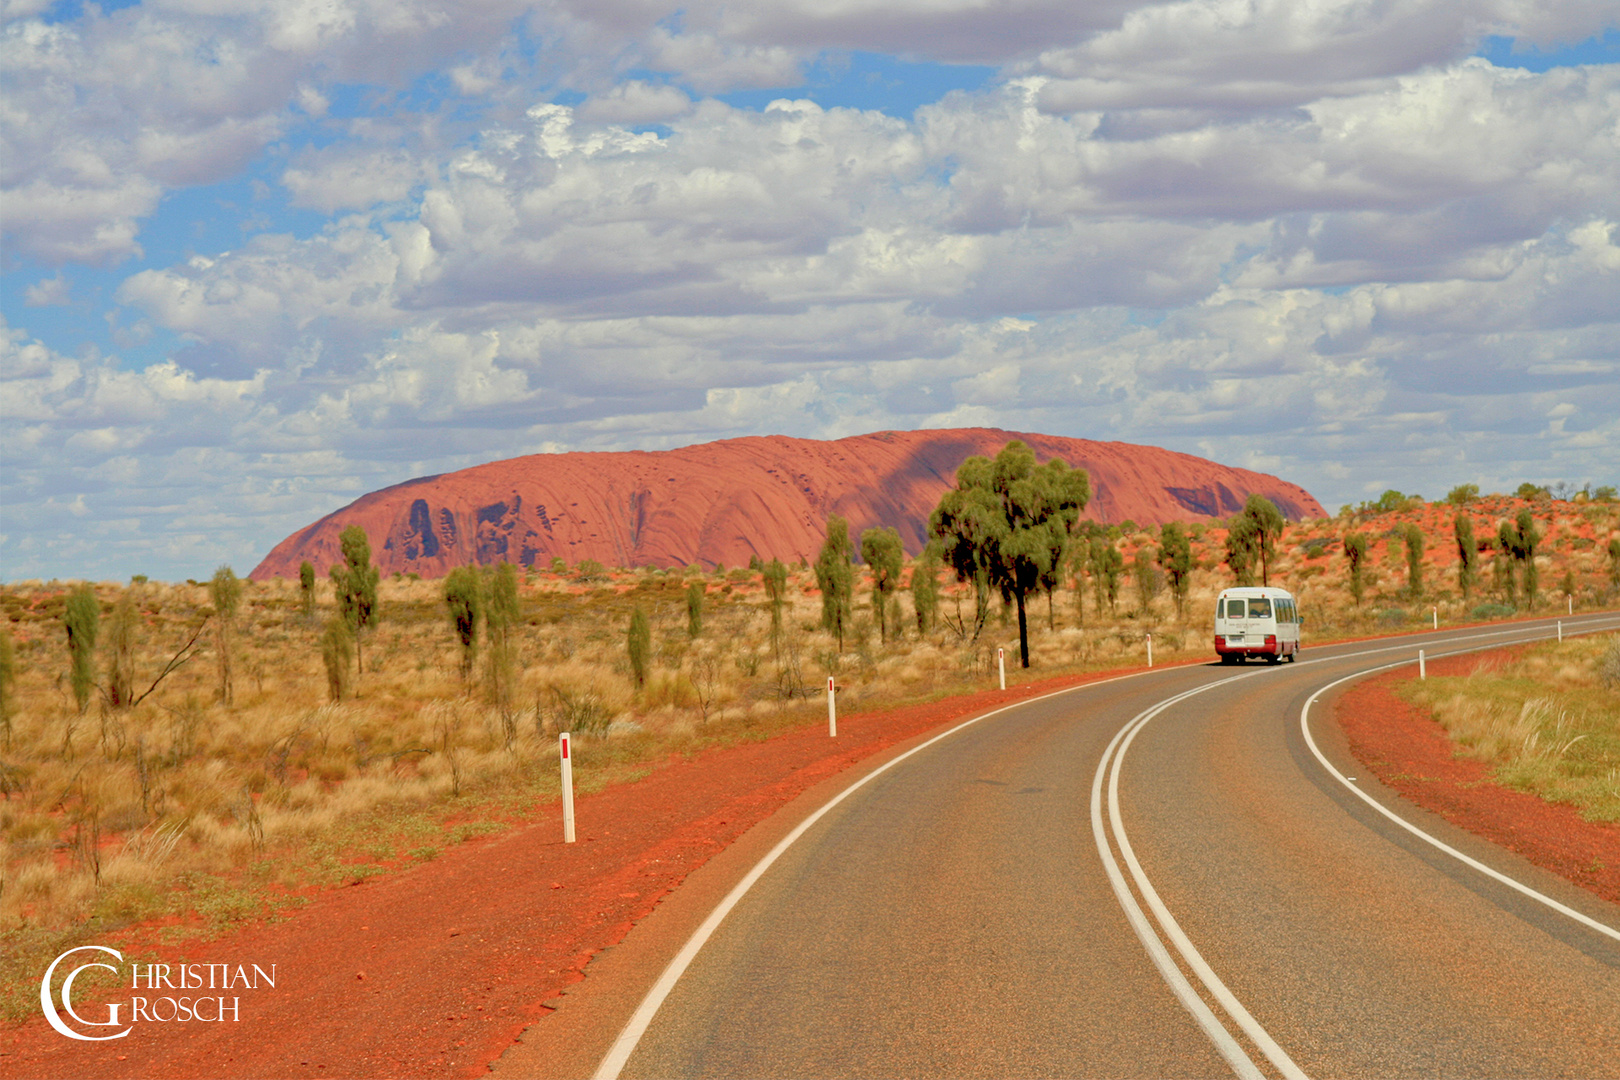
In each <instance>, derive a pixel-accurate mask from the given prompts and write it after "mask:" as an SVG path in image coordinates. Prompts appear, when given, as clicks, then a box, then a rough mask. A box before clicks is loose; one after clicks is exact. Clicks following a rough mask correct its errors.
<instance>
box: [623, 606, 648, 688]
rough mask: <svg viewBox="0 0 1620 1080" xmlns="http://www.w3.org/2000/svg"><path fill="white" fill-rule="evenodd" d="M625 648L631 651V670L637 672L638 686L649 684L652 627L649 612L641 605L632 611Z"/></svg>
mask: <svg viewBox="0 0 1620 1080" xmlns="http://www.w3.org/2000/svg"><path fill="white" fill-rule="evenodd" d="M625 648H626V649H627V650H628V651H629V653H630V670H631V671H632V672H633V673H634V674H635V677H636V688H637V689H640V688H642V687H644V686H646V685H647V658H648V657H649V656H651V655H652V628H651V627H650V626H648V625H647V613H646V612H645V611H642V610H641V608H640V606H637V607H636V609H635V610H634V611H632V612H630V628H629V630H628V631H626V633H625Z"/></svg>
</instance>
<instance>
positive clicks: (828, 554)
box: [816, 514, 855, 652]
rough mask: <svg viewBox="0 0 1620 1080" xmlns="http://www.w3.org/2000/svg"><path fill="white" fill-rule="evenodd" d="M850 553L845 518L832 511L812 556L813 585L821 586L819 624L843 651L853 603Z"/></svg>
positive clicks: (840, 650)
mask: <svg viewBox="0 0 1620 1080" xmlns="http://www.w3.org/2000/svg"><path fill="white" fill-rule="evenodd" d="M853 554H854V549H853V547H852V546H851V545H850V542H849V522H847V521H845V520H844V519H843V518H841V517H839V516H838V515H837V514H834V515H833V516H832V517H830V518H828V519H827V539H826V541H825V542H824V543H823V544H822V545H821V553H820V554H818V555H817V556H816V585H817V586H818V587H819V588H820V589H821V627H822V629H823V630H830V631H832V633H833V636H835V637H836V638H837V639H838V651H839V652H843V651H844V634H845V632H846V631H847V630H848V629H849V623H850V616H851V608H852V607H853V593H854V589H855V572H854V570H853V569H852V568H851V566H850V562H849V560H850V556H851V555H853Z"/></svg>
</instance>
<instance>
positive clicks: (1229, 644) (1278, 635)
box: [1215, 587, 1300, 664]
mask: <svg viewBox="0 0 1620 1080" xmlns="http://www.w3.org/2000/svg"><path fill="white" fill-rule="evenodd" d="M1299 626H1300V618H1299V605H1297V604H1295V603H1294V597H1293V594H1292V593H1290V592H1289V591H1288V590H1287V589H1262V588H1254V587H1250V588H1241V589H1227V590H1226V591H1225V592H1223V593H1221V595H1220V597H1219V599H1217V600H1216V601H1215V652H1216V653H1217V654H1218V655H1219V656H1220V658H1221V663H1223V664H1241V663H1242V662H1243V661H1244V660H1246V659H1248V658H1249V657H1251V656H1263V657H1265V658H1266V660H1267V661H1268V662H1270V663H1273V664H1275V663H1276V662H1277V661H1279V660H1281V659H1282V658H1283V657H1285V656H1286V657H1287V658H1288V660H1289V662H1290V663H1291V662H1293V660H1294V658H1295V657H1297V656H1298V655H1299Z"/></svg>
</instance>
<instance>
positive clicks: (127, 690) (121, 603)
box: [107, 586, 140, 709]
mask: <svg viewBox="0 0 1620 1080" xmlns="http://www.w3.org/2000/svg"><path fill="white" fill-rule="evenodd" d="M139 627H140V614H139V612H137V611H136V610H135V587H134V586H131V587H130V588H127V589H125V590H124V592H123V595H121V596H120V597H119V598H118V602H117V603H116V604H114V605H113V609H112V618H110V619H109V620H108V621H107V652H108V654H109V655H108V657H107V704H108V705H110V706H112V707H113V708H114V709H127V708H129V707H130V706H131V705H134V704H135V685H134V684H135V638H136V634H137V631H138V629H139Z"/></svg>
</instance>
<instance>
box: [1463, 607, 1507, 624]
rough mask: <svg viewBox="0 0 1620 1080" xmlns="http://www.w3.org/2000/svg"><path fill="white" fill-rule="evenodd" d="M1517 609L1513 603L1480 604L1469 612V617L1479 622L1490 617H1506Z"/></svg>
mask: <svg viewBox="0 0 1620 1080" xmlns="http://www.w3.org/2000/svg"><path fill="white" fill-rule="evenodd" d="M1517 610H1518V609H1517V608H1515V607H1513V606H1512V605H1511V604H1480V605H1479V606H1478V607H1476V608H1475V609H1474V610H1473V611H1470V612H1469V613H1468V617H1469V618H1471V619H1474V620H1476V621H1479V622H1486V621H1488V620H1490V619H1505V618H1507V617H1508V616H1510V615H1512V614H1513V613H1514V612H1515V611H1517Z"/></svg>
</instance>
